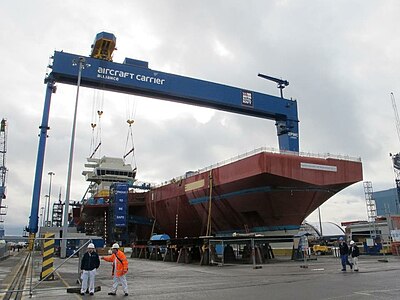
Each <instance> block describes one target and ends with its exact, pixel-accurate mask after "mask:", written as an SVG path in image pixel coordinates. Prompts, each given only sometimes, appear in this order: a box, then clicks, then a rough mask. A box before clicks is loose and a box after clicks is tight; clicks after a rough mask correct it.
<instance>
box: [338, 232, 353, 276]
mask: <svg viewBox="0 0 400 300" xmlns="http://www.w3.org/2000/svg"><path fill="white" fill-rule="evenodd" d="M339 253H340V260H341V262H342V271H343V272H345V271H346V265H349V266H350V268H351V269H352V268H353V264H352V263H351V262H349V246H347V243H346V242H345V241H344V239H343V238H342V237H340V238H339Z"/></svg>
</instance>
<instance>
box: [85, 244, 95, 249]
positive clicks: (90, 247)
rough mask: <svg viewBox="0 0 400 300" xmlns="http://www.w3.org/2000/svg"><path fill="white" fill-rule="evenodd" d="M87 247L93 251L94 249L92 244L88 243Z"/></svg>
mask: <svg viewBox="0 0 400 300" xmlns="http://www.w3.org/2000/svg"><path fill="white" fill-rule="evenodd" d="M87 247H88V249H94V248H95V247H94V244H93V243H90V244H89V245H88V246H87Z"/></svg>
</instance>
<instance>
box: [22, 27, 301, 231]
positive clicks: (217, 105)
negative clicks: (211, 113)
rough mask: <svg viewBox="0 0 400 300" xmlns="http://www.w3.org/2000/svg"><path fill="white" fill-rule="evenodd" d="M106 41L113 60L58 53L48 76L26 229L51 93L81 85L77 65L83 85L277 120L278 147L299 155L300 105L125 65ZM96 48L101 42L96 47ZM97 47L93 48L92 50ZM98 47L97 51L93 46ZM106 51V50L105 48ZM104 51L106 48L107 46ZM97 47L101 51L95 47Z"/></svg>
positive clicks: (33, 225) (34, 212)
mask: <svg viewBox="0 0 400 300" xmlns="http://www.w3.org/2000/svg"><path fill="white" fill-rule="evenodd" d="M98 36H99V37H100V38H101V37H106V38H107V39H108V40H111V41H113V43H111V44H110V43H107V44H106V46H107V47H108V48H107V49H106V50H107V51H108V54H107V55H106V56H107V57H108V58H104V59H98V58H96V57H99V56H96V55H95V53H98V51H97V52H96V51H93V53H92V57H86V56H81V55H76V54H70V53H66V52H59V51H55V52H54V56H53V63H52V65H51V66H50V67H51V69H52V71H51V73H50V74H49V75H48V76H47V77H46V79H45V83H47V89H46V97H45V104H44V110H43V117H42V124H41V126H40V129H41V132H40V134H39V136H40V140H39V148H38V158H37V164H36V173H35V183H34V192H33V196H32V208H31V216H30V221H29V227H28V228H27V230H28V231H29V232H30V233H36V232H37V230H38V228H37V226H38V217H37V216H38V211H39V198H40V186H41V179H42V178H41V174H42V172H43V160H44V149H45V145H46V137H47V130H48V129H49V127H48V113H49V108H50V102H51V94H52V93H54V92H55V86H54V84H55V83H56V82H59V83H65V84H72V85H76V84H77V80H78V69H79V68H78V66H77V62H78V61H82V60H83V61H84V63H85V68H84V69H83V70H81V86H84V87H89V88H98V89H102V90H109V91H113V92H120V93H127V94H134V95H139V96H145V97H151V98H156V99H162V100H168V101H174V102H179V103H185V104H192V105H197V106H202V107H209V108H214V109H218V110H223V111H228V112H233V113H239V114H244V115H248V116H253V117H259V118H265V119H272V120H275V125H276V128H277V135H278V142H279V149H280V150H285V151H294V152H298V151H299V129H298V122H299V120H298V115H297V102H296V101H295V100H289V99H284V98H278V97H275V96H271V95H266V94H262V93H259V92H254V91H250V90H248V89H242V88H237V87H232V86H227V85H223V84H219V83H214V82H209V81H204V80H200V79H195V78H190V77H185V76H180V75H175V74H169V73H165V72H160V71H155V70H152V69H150V68H149V67H148V63H147V62H145V61H141V60H136V59H131V58H126V59H125V61H124V62H123V63H122V64H121V63H115V62H113V61H111V55H112V50H113V49H114V47H115V37H113V35H112V34H108V33H102V34H99V35H98ZM94 45H96V41H95V44H94ZM92 48H93V47H92ZM94 48H95V47H94ZM100 48H101V47H100ZM103 48H104V49H105V46H104V47H103ZM96 49H97V48H96Z"/></svg>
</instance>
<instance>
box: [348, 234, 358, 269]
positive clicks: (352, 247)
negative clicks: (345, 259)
mask: <svg viewBox="0 0 400 300" xmlns="http://www.w3.org/2000/svg"><path fill="white" fill-rule="evenodd" d="M349 255H350V256H351V259H352V261H353V265H354V271H356V272H358V257H359V256H360V250H359V249H358V247H357V245H356V243H355V242H354V241H351V242H350V251H349Z"/></svg>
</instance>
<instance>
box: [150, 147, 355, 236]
mask: <svg viewBox="0 0 400 300" xmlns="http://www.w3.org/2000/svg"><path fill="white" fill-rule="evenodd" d="M362 179H363V176H362V164H361V160H360V159H340V158H320V157H309V156H301V155H298V154H293V153H291V154H277V153H271V152H266V151H261V152H259V153H256V154H254V155H251V156H248V157H244V158H242V159H239V160H237V161H234V162H231V163H228V164H225V165H221V166H218V167H215V168H211V169H210V170H205V171H203V172H201V171H200V172H197V173H196V174H194V175H193V176H190V177H186V178H179V179H175V180H173V181H172V182H170V183H169V184H167V185H163V186H160V187H156V188H153V189H152V190H151V191H150V192H148V193H146V196H145V197H146V199H145V202H146V208H147V214H148V217H151V218H154V219H155V221H156V224H157V227H156V228H158V230H160V231H162V233H166V234H168V235H170V236H171V237H177V238H183V237H195V236H201V235H205V234H206V228H207V219H208V216H209V200H210V194H211V196H212V197H211V229H212V234H219V235H224V234H232V233H233V232H238V233H244V232H272V231H280V232H281V231H283V232H287V231H290V230H295V229H298V228H299V227H300V225H301V223H302V222H303V220H304V219H305V218H306V217H307V216H308V215H309V214H310V213H312V212H313V211H314V210H315V209H316V208H318V207H319V206H320V205H321V204H322V203H324V202H325V201H327V200H328V199H329V198H330V197H332V196H333V195H335V194H336V193H338V192H339V191H341V190H343V189H344V188H346V187H348V186H350V185H351V184H353V183H356V182H358V181H361V180H362ZM210 183H212V184H211V186H212V187H211V188H210Z"/></svg>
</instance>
